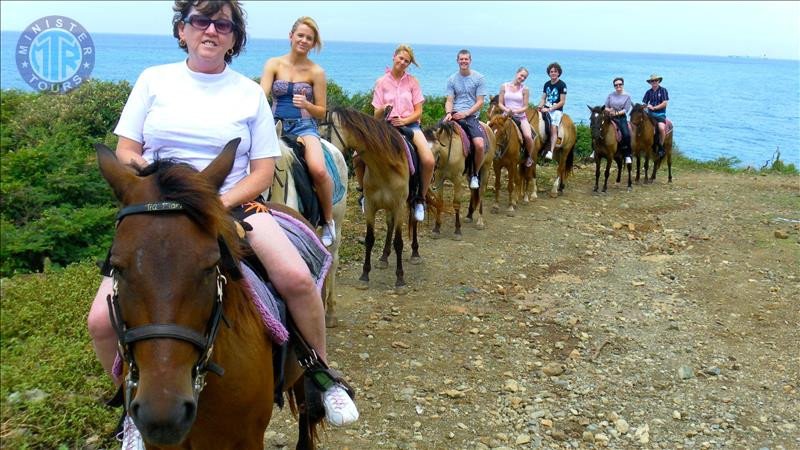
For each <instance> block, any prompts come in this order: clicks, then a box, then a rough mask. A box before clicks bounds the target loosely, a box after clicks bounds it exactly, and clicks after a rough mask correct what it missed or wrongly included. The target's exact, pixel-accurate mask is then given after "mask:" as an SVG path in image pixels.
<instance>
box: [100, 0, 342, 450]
mask: <svg viewBox="0 0 800 450" xmlns="http://www.w3.org/2000/svg"><path fill="white" fill-rule="evenodd" d="M173 10H174V11H175V16H174V18H173V21H172V23H173V35H174V36H175V37H176V38H177V39H178V46H179V47H180V48H182V49H183V50H184V51H185V52H186V53H187V55H188V56H187V57H186V59H185V60H182V61H179V62H176V63H172V64H164V65H160V66H154V67H150V68H147V69H145V70H144V71H143V72H142V74H141V75H140V76H139V79H138V80H137V81H136V84H135V85H134V87H133V89H132V90H131V94H130V96H129V97H128V101H127V102H126V104H125V107H124V109H123V111H122V115H121V116H120V119H119V123H118V125H117V127H116V129H115V130H114V133H115V134H116V135H117V136H119V141H118V143H117V149H116V154H117V158H118V159H119V160H120V161H122V162H124V163H127V164H130V165H133V166H138V167H145V166H147V165H149V164H150V163H152V162H153V161H155V160H157V159H172V160H175V161H180V162H184V163H188V164H190V165H192V166H194V167H195V168H196V169H198V170H202V169H204V168H205V167H206V166H207V165H208V164H209V163H210V162H211V161H212V160H213V159H214V158H215V157H216V156H217V155H218V154H219V153H220V152H221V151H222V149H223V148H224V146H225V144H226V143H227V142H228V141H230V140H232V139H234V138H241V142H240V143H239V147H238V149H237V152H236V159H235V161H234V164H233V168H232V169H231V172H230V174H229V175H228V177H227V178H226V180H225V182H224V183H223V185H222V188H221V189H220V199H221V201H222V203H223V204H224V205H225V206H226V207H228V208H230V209H231V212H232V214H233V215H235V216H237V217H238V218H240V219H241V220H243V221H244V222H247V223H248V224H249V225H250V227H251V228H252V229H251V230H250V231H248V232H247V239H248V241H249V242H250V245H251V247H252V248H253V250H254V252H255V253H256V255H257V256H258V257H259V259H260V260H261V262H262V264H263V265H264V267H265V268H266V270H267V272H268V273H269V274H270V279H271V281H272V282H273V284H274V286H275V288H276V289H277V291H278V292H279V293H280V294H281V296H282V297H283V298H284V299H285V300H286V304H287V306H288V308H289V311H290V312H291V314H292V316H293V317H294V320H295V322H296V324H297V326H298V328H299V330H300V332H301V333H302V335H303V337H305V339H306V340H307V341H308V344H309V345H310V346H311V347H312V348H313V349H314V350H315V351H316V352H317V354H318V355H319V356H320V358H322V359H323V360H327V354H326V352H325V313H324V310H323V306H322V299H321V296H320V292H319V290H318V289H317V285H316V283H315V281H314V279H313V276H312V274H311V272H310V270H309V268H308V266H307V265H306V263H305V262H304V260H303V259H302V258H301V256H300V254H299V253H298V252H297V249H296V248H295V247H294V245H292V243H291V242H290V241H289V239H288V238H287V237H286V235H285V234H284V232H283V229H282V228H281V227H280V226H279V225H278V224H277V222H276V221H275V219H274V218H273V217H272V215H271V214H270V213H269V211H268V210H267V208H266V207H265V206H264V204H263V203H261V202H262V201H263V199H261V198H260V194H261V193H262V192H264V190H266V189H267V188H268V187H269V185H270V183H271V181H272V175H273V171H274V168H275V158H279V157H280V156H281V152H280V148H279V146H278V139H277V136H276V134H275V127H274V123H273V118H272V113H271V112H270V109H269V103H268V102H267V99H266V97H265V96H264V93H263V91H262V90H261V88H260V87H259V86H258V84H256V83H254V82H253V81H252V80H250V79H249V78H247V77H245V76H244V75H241V74H239V73H237V72H235V71H234V70H233V69H231V68H230V66H229V65H228V64H229V62H230V61H232V59H233V57H234V56H236V55H237V54H238V53H239V52H240V51H241V50H242V49H243V48H244V44H245V42H246V36H247V34H246V31H245V25H246V24H245V21H244V17H245V16H244V11H243V10H242V9H241V6H240V5H239V3H238V2H237V1H235V0H228V1H203V0H201V1H176V2H175V4H174V6H173ZM142 232H143V233H146V232H147V230H142ZM104 275H105V276H104V277H103V280H102V282H101V285H100V288H99V290H98V292H97V295H96V296H95V299H94V302H93V303H92V307H91V310H90V312H89V317H88V326H89V333H90V335H91V336H92V340H93V344H94V348H95V352H96V353H97V357H98V359H99V360H100V362H101V364H102V366H103V368H104V369H105V370H106V372H108V373H109V374H110V375H111V376H112V377H113V370H112V366H113V364H114V359H115V356H116V354H117V335H116V333H115V332H114V330H113V329H112V326H111V323H110V320H109V311H108V305H107V303H106V297H107V296H108V295H109V294H111V293H112V278H111V274H110V273H104ZM119 381H120V380H115V382H117V383H119ZM342 396H344V397H346V398H347V400H346V401H345V400H343V399H342V398H341V397H342ZM324 399H325V407H326V412H327V413H328V415H329V416H331V415H332V416H334V420H333V422H334V423H337V422H338V424H341V423H346V422H348V421H353V420H355V418H357V416H358V412H357V411H356V410H355V405H354V404H353V403H352V401H351V400H350V398H349V396H348V395H347V394H346V393H345V391H344V390H343V389H342V388H341V387H340V386H338V385H335V387H333V388H331V389H329V390H328V391H326V392H325V393H324ZM347 402H349V405H348V404H347ZM331 405H333V406H331ZM341 405H344V409H342V407H341ZM354 415H355V417H353V416H354ZM342 417H344V419H342ZM336 418H338V421H337V420H336ZM137 439H140V438H138V432H137V431H136V429H135V427H134V425H133V422H132V421H131V420H130V418H127V419H126V423H125V436H124V442H123V447H124V448H128V447H127V446H126V443H127V445H135V443H136V441H137Z"/></svg>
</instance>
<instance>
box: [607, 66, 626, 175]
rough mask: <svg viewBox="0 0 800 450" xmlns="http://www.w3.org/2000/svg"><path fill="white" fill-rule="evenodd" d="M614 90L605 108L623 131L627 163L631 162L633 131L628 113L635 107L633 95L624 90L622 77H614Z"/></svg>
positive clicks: (623, 148)
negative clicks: (632, 101) (629, 123)
mask: <svg viewBox="0 0 800 450" xmlns="http://www.w3.org/2000/svg"><path fill="white" fill-rule="evenodd" d="M613 83H614V92H612V93H610V94H608V97H607V98H606V103H605V110H606V112H607V113H608V114H609V115H610V116H611V120H613V121H614V122H615V123H616V124H617V128H618V129H619V132H620V133H622V145H621V148H622V154H623V155H625V164H630V163H631V132H630V130H629V129H628V114H630V113H631V109H633V104H632V103H631V96H630V95H628V93H627V92H625V90H624V86H625V80H624V79H623V78H622V77H617V78H614V81H613Z"/></svg>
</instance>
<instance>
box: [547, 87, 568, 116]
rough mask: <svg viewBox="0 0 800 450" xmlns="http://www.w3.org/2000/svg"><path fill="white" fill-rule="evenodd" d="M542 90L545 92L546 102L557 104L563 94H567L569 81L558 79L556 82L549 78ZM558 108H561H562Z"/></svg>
mask: <svg viewBox="0 0 800 450" xmlns="http://www.w3.org/2000/svg"><path fill="white" fill-rule="evenodd" d="M542 92H544V101H545V104H547V105H555V104H556V103H558V101H559V100H560V99H561V94H564V95H567V83H564V81H563V80H558V81H557V82H556V83H555V84H553V83H551V82H550V81H549V80H548V81H545V83H544V87H543V88H542ZM558 109H559V110H561V108H558Z"/></svg>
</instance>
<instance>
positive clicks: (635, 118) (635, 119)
mask: <svg viewBox="0 0 800 450" xmlns="http://www.w3.org/2000/svg"><path fill="white" fill-rule="evenodd" d="M646 116H647V114H646V112H645V106H644V105H643V104H641V103H636V104H635V105H633V109H631V124H634V125H641V123H642V121H643V120H644V118H645V117H646Z"/></svg>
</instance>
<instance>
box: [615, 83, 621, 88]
mask: <svg viewBox="0 0 800 450" xmlns="http://www.w3.org/2000/svg"><path fill="white" fill-rule="evenodd" d="M617 86H622V83H614V87H617Z"/></svg>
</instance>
